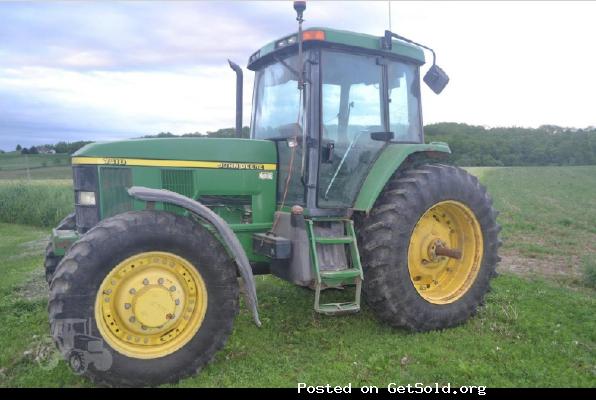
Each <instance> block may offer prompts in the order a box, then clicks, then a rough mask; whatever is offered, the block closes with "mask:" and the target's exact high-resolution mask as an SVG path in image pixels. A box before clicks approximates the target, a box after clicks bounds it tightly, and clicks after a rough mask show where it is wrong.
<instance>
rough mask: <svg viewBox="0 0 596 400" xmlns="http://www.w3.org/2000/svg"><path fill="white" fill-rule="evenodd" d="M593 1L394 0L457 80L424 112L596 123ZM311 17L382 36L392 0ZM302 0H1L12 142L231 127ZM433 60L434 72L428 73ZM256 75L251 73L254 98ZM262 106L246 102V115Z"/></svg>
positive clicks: (339, 5) (329, 7)
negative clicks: (239, 87)
mask: <svg viewBox="0 0 596 400" xmlns="http://www.w3.org/2000/svg"><path fill="white" fill-rule="evenodd" d="M595 14H596V3H590V2H584V3H582V2H580V3H574V2H565V3H556V2H544V3H542V2H515V3H507V2H505V3H490V2H489V3H480V2H478V3H474V2H401V1H400V2H393V4H392V26H393V30H394V31H397V32H399V33H401V34H403V35H404V36H407V37H411V38H412V39H415V40H417V41H419V42H421V43H425V44H428V45H431V46H432V47H433V48H434V49H435V50H436V51H437V55H438V62H439V64H440V65H441V66H442V67H443V68H444V69H445V70H446V71H447V72H448V74H449V75H450V77H451V83H450V85H449V86H448V87H447V89H446V90H445V91H444V92H443V94H442V95H441V96H435V95H434V94H432V93H431V92H430V91H428V90H427V89H423V102H424V104H423V109H424V120H425V122H427V123H428V122H437V121H459V122H468V123H474V124H482V125H485V124H486V125H519V126H537V125H540V124H545V123H552V124H559V125H569V126H587V125H596V119H595V118H596V114H595V113H594V112H593V111H592V108H593V107H592V104H593V101H592V98H593V94H594V93H595V92H596V80H594V79H590V77H591V76H592V75H593V71H594V70H595V69H596V53H594V52H591V51H590V49H591V47H592V44H591V40H592V38H594V37H596V25H594V24H593V23H592V18H593V15H595ZM305 18H306V22H305V25H306V26H307V27H312V26H329V27H334V28H337V29H347V30H351V31H356V32H365V33H370V34H375V35H381V34H382V32H383V30H384V29H385V28H386V27H388V10H387V2H386V1H382V2H371V1H368V2H358V1H354V2H331V1H310V2H308V8H307V11H306V14H305ZM295 29H296V21H295V13H294V11H293V9H292V6H291V2H290V1H284V2H252V1H251V2H248V1H243V2H240V1H234V2H229V1H209V2H207V1H202V2H185V1H182V2H174V1H168V2H161V1H152V2H138V1H131V2H99V1H97V2H0V148H3V149H12V148H14V146H16V144H17V142H19V143H20V144H22V145H33V144H41V143H52V142H57V141H59V140H81V139H85V140H99V139H114V138H128V137H132V136H139V135H144V134H152V133H157V132H159V131H171V132H176V133H183V132H189V131H201V132H205V131H207V130H213V129H217V128H220V127H231V126H233V123H234V115H235V114H234V75H233V73H232V72H231V70H230V69H229V67H228V66H227V62H226V59H227V58H231V59H232V60H234V61H236V62H238V63H240V65H246V61H247V59H248V57H249V55H250V54H252V52H254V51H255V50H256V49H258V48H259V47H261V46H262V45H264V44H266V43H268V42H270V41H272V40H274V39H276V38H279V37H283V36H284V35H286V34H288V33H291V32H293V31H295ZM423 72H424V71H423ZM251 87H252V73H250V72H248V71H247V73H245V96H244V103H245V109H246V110H248V109H249V108H250V102H251ZM249 121H250V115H249V113H248V112H245V124H248V123H249Z"/></svg>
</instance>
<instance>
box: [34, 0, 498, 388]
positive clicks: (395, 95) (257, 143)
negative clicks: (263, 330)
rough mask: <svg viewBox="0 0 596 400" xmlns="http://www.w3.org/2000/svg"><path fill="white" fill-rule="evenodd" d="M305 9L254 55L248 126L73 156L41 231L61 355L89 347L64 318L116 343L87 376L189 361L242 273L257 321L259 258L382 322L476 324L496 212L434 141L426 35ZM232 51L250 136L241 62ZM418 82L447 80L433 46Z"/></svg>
mask: <svg viewBox="0 0 596 400" xmlns="http://www.w3.org/2000/svg"><path fill="white" fill-rule="evenodd" d="M294 7H295V9H296V11H297V13H298V21H299V25H298V27H299V29H298V32H297V33H294V34H292V35H289V36H285V37H283V38H281V39H279V40H275V41H274V42H271V43H269V44H267V45H266V46H264V47H262V48H261V49H260V50H258V51H256V52H255V53H254V54H252V55H251V56H250V59H249V62H248V69H250V70H252V71H254V72H255V84H254V98H253V109H252V123H251V129H250V139H243V138H240V137H238V138H165V139H137V140H127V141H118V142H106V143H94V144H90V145H87V146H85V147H84V148H82V149H81V150H79V151H78V152H76V153H75V154H74V155H73V158H72V165H73V176H74V192H75V193H74V195H75V213H74V214H73V215H70V216H68V217H66V218H65V220H64V221H63V222H61V223H60V225H59V226H58V227H57V228H56V229H54V230H53V234H52V239H51V242H50V245H49V247H48V251H47V258H46V263H45V267H46V276H47V278H48V282H49V283H50V300H49V306H48V309H49V319H50V323H51V326H52V335H53V337H54V340H55V341H56V343H57V345H58V347H59V350H60V351H61V352H62V353H63V354H64V355H65V357H67V356H68V355H69V354H73V353H77V354H79V353H80V354H82V355H83V357H84V356H85V351H86V349H85V348H81V349H78V348H74V347H76V343H77V341H73V340H65V336H66V335H70V336H72V335H73V332H67V331H65V330H64V329H60V327H63V326H66V325H67V324H64V323H63V321H70V320H89V321H90V325H91V326H90V329H89V330H87V331H85V332H80V333H81V334H87V335H94V337H97V338H100V339H101V341H102V343H101V346H99V345H97V344H94V351H95V352H102V351H103V349H101V348H99V347H102V346H103V348H104V349H105V350H106V351H108V352H109V353H110V354H111V365H110V366H109V367H106V366H102V368H96V367H95V366H94V365H93V364H90V365H89V367H88V368H86V369H85V371H84V372H83V373H84V374H85V375H86V376H88V377H89V378H91V379H92V380H93V381H94V382H96V383H99V384H103V385H113V386H146V385H158V384H163V383H168V382H176V381H178V380H179V379H182V378H184V377H187V376H190V375H192V374H195V373H196V372H197V371H199V370H200V369H201V368H202V367H203V366H205V365H206V364H207V363H208V362H209V361H210V360H211V359H212V358H213V356H214V354H215V353H216V352H217V351H218V350H219V349H221V348H222V347H223V346H224V344H225V343H226V340H227V338H228V336H229V335H230V332H231V331H232V326H233V323H234V318H235V316H236V315H237V313H238V310H239V295H240V292H241V290H240V285H239V279H240V280H241V281H242V282H243V290H242V292H243V293H244V294H245V295H246V304H247V307H248V308H249V310H250V312H251V313H252V316H253V318H254V321H255V323H256V324H257V325H260V322H259V314H258V303H257V293H256V287H255V281H254V275H255V274H272V275H275V276H277V277H279V278H281V279H284V280H287V281H289V282H292V283H294V284H296V285H301V286H305V287H309V288H311V289H312V290H313V291H314V294H313V298H314V300H313V303H314V310H315V311H316V312H318V313H321V314H326V315H336V314H346V313H354V312H358V311H359V310H360V308H361V294H362V299H363V301H364V302H365V303H366V304H367V306H368V307H369V308H370V310H371V311H372V312H373V313H374V314H375V315H376V316H377V317H378V319H379V320H380V321H382V322H383V323H386V324H389V325H390V326H393V327H401V328H405V329H408V330H411V331H429V330H437V329H443V328H448V327H452V326H456V325H458V324H461V323H463V322H465V321H466V320H467V319H468V318H470V317H471V316H472V315H473V314H474V312H475V311H476V310H477V308H478V306H479V305H480V304H481V303H482V301H483V298H484V295H485V294H486V292H487V291H488V290H489V281H490V279H491V278H492V277H493V276H494V275H495V266H496V264H497V262H498V260H499V257H498V255H497V250H498V247H499V245H500V241H499V239H498V235H499V230H500V228H499V226H498V225H497V222H496V216H497V212H496V211H495V210H494V209H493V207H492V201H491V199H490V197H489V195H488V194H487V192H486V190H485V188H484V187H483V186H482V185H480V184H479V183H478V180H477V179H476V178H475V177H473V176H471V175H469V174H468V173H467V172H466V171H464V170H462V169H459V168H456V167H453V166H448V165H445V164H442V163H441V160H444V159H445V158H446V157H447V156H448V154H449V153H450V150H449V147H448V146H447V144H445V143H425V142H424V136H423V131H422V117H421V109H420V108H421V101H420V81H421V79H420V68H421V66H422V65H423V64H424V63H425V57H424V51H423V48H425V49H428V48H426V47H424V46H422V45H419V44H417V43H415V42H412V41H410V40H408V39H406V38H403V37H401V36H399V35H397V34H395V33H392V32H389V31H386V32H385V34H384V35H383V36H382V37H375V36H371V35H366V34H359V33H353V32H347V31H339V30H334V29H327V28H312V29H306V30H303V29H302V13H303V11H304V8H305V5H304V2H295V4H294ZM428 50H430V49H428ZM431 51H432V50H431ZM230 65H231V67H232V68H233V69H234V70H235V71H236V74H237V93H236V96H237V98H236V101H237V110H236V114H237V115H236V129H237V135H238V136H240V135H241V128H242V126H241V122H242V103H241V99H242V71H241V69H240V68H239V67H238V66H237V65H236V64H234V63H230ZM423 81H424V82H426V83H427V84H428V85H429V86H430V88H431V89H432V90H433V91H435V92H436V93H439V92H440V91H441V90H442V89H443V88H444V87H445V85H446V83H447V81H448V77H447V75H446V74H445V73H444V72H443V71H442V70H441V69H440V68H439V67H438V66H436V65H435V64H434V52H433V65H432V66H431V67H430V69H429V70H428V72H427V73H426V75H425V76H424V78H423ZM352 285H353V286H354V288H353V289H350V290H347V291H344V292H342V293H344V294H345V296H349V298H345V299H344V300H345V301H343V302H329V301H327V302H326V301H325V297H328V296H329V294H328V293H327V292H326V291H325V289H330V291H333V289H334V288H343V287H345V286H352ZM305 295H306V294H305ZM352 295H353V296H352ZM75 334H76V332H75ZM74 368H75V369H78V368H77V366H74Z"/></svg>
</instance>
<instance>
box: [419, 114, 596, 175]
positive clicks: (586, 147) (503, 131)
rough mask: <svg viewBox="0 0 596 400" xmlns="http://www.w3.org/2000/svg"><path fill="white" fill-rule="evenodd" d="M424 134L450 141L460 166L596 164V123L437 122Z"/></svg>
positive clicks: (430, 137) (454, 158) (430, 140)
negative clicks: (511, 124) (502, 124)
mask: <svg viewBox="0 0 596 400" xmlns="http://www.w3.org/2000/svg"><path fill="white" fill-rule="evenodd" d="M424 134H425V141H426V142H432V141H438V142H447V143H448V144H449V147H450V148H451V151H452V154H451V156H450V159H451V162H452V163H454V164H456V165H460V166H466V167H471V166H543V165H594V164H596V127H588V128H586V129H575V128H562V127H559V126H554V125H543V126H540V127H539V128H516V127H512V128H485V127H482V126H474V125H467V124H458V123H438V124H432V125H427V126H425V127H424Z"/></svg>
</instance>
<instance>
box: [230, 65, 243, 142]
mask: <svg viewBox="0 0 596 400" xmlns="http://www.w3.org/2000/svg"><path fill="white" fill-rule="evenodd" d="M228 63H229V64H230V68H232V69H233V70H234V72H236V137H242V80H243V79H242V68H240V67H239V66H238V64H236V63H235V62H232V61H230V60H228Z"/></svg>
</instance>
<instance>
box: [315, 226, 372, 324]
mask: <svg viewBox="0 0 596 400" xmlns="http://www.w3.org/2000/svg"><path fill="white" fill-rule="evenodd" d="M322 224H325V225H327V226H330V225H331V224H340V226H341V231H342V232H343V234H341V236H335V234H333V236H330V235H329V233H321V232H320V230H318V229H317V226H319V225H322ZM306 226H307V233H308V239H309V245H310V246H309V247H310V256H311V264H312V268H313V272H314V275H315V311H316V312H318V313H321V314H327V315H335V314H344V313H355V312H358V311H360V294H361V291H362V280H363V279H364V275H363V273H362V265H361V264H360V255H359V253H358V244H357V242H356V233H355V232H354V222H353V221H352V220H351V219H348V218H338V217H324V218H323V217H311V218H307V219H306ZM335 228H336V229H337V230H340V229H339V227H337V226H335ZM318 231H319V232H318ZM333 245H343V251H344V255H345V260H346V261H347V263H346V265H343V266H340V267H339V268H336V267H334V268H332V269H329V268H327V269H321V265H320V260H319V251H318V249H319V247H318V246H333ZM346 247H349V251H347V249H346ZM341 267H343V268H341ZM349 284H355V285H356V293H355V299H354V301H350V302H343V303H324V304H321V303H320V300H321V291H322V290H323V289H325V288H328V287H338V286H341V285H349Z"/></svg>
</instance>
